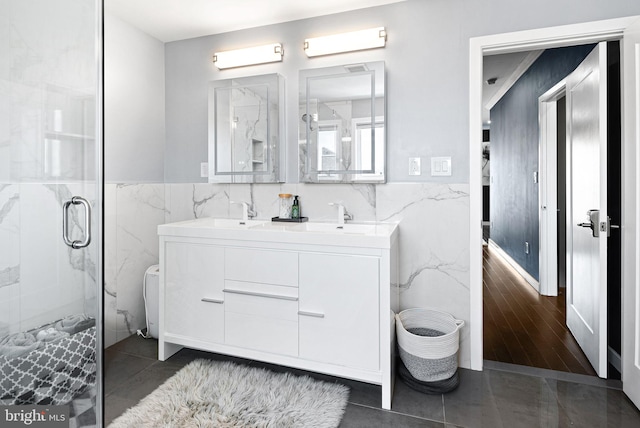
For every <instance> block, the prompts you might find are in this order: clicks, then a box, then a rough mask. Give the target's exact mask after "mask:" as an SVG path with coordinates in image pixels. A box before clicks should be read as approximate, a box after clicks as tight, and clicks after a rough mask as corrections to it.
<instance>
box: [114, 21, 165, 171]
mask: <svg viewBox="0 0 640 428" xmlns="http://www.w3.org/2000/svg"><path fill="white" fill-rule="evenodd" d="M104 27H105V37H104V45H105V53H104V55H105V62H104V104H105V105H104V115H105V121H104V127H105V131H104V134H105V137H104V138H105V179H106V181H107V182H112V183H113V182H117V183H162V182H164V126H165V122H164V85H165V81H164V43H162V42H160V41H159V40H157V39H155V38H153V37H151V36H149V35H148V34H145V33H143V32H142V31H140V30H138V29H137V28H134V27H132V26H131V25H129V24H128V23H126V22H124V21H122V20H120V19H119V18H117V17H115V16H113V15H110V14H105V25H104Z"/></svg>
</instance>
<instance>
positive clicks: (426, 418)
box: [104, 336, 640, 428]
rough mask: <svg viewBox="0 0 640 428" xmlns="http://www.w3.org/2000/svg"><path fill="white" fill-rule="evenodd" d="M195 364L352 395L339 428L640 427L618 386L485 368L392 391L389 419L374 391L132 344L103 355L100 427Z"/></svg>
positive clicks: (151, 343) (134, 339) (149, 343)
mask: <svg viewBox="0 0 640 428" xmlns="http://www.w3.org/2000/svg"><path fill="white" fill-rule="evenodd" d="M196 358H210V359H224V360H232V361H236V362H240V363H244V364H248V365H254V366H261V367H266V368H269V369H272V370H275V371H284V370H287V371H291V372H294V373H300V374H303V373H304V374H309V375H311V376H313V377H315V378H318V379H321V380H326V381H337V382H341V383H344V384H346V385H348V386H349V387H350V388H351V393H350V396H349V404H348V407H347V411H346V414H345V416H344V418H343V420H342V424H341V425H340V426H341V427H344V428H351V427H363V428H364V427H366V428H376V427H394V428H400V427H407V428H409V427H442V428H445V427H446V428H455V427H491V428H499V427H509V428H513V427H565V426H574V427H609V428H612V427H640V412H639V411H638V410H637V409H636V408H635V407H634V406H633V404H632V403H631V402H630V401H629V400H628V399H627V398H626V397H625V396H624V394H623V393H622V391H620V389H619V382H612V381H603V380H601V379H598V378H595V377H592V376H583V375H576V374H570V373H561V372H555V371H551V370H542V369H535V368H523V367H521V366H514V365H509V364H501V363H495V362H488V361H487V362H486V363H485V370H484V371H482V372H478V371H473V370H465V369H460V386H459V387H458V389H456V390H455V391H452V392H450V393H448V394H444V395H425V394H421V393H419V392H416V391H414V390H412V389H410V388H408V387H407V386H406V385H405V384H403V383H402V381H400V380H398V381H397V383H396V390H395V392H394V396H393V409H392V410H391V411H386V410H382V409H381V408H380V387H377V386H375V385H369V384H365V383H360V382H355V381H350V380H344V379H337V378H333V377H329V376H325V375H320V374H314V373H307V372H302V371H300V370H294V369H287V368H284V367H280V366H273V365H270V364H263V363H259V362H254V361H247V360H241V359H237V358H231V357H225V356H222V355H217V354H210V353H206V352H201V351H195V350H189V349H183V350H181V351H180V352H178V353H177V354H176V355H174V356H173V357H171V358H170V359H168V360H167V361H165V362H162V361H158V360H157V341H156V340H153V339H147V340H145V339H142V338H141V337H139V336H131V337H130V338H128V339H125V340H123V341H122V342H119V343H117V344H116V345H113V346H111V347H110V348H108V349H107V350H106V351H105V388H104V389H105V423H106V425H108V424H109V423H110V422H111V421H112V420H113V419H114V418H116V417H117V416H119V415H120V414H122V413H123V412H124V411H125V410H126V409H127V408H129V407H132V406H134V405H135V404H137V403H138V401H139V400H140V399H142V398H143V397H145V396H146V395H148V394H149V393H151V392H152V391H153V390H154V389H155V388H157V387H158V386H159V385H160V384H162V383H163V382H164V381H165V380H167V379H168V378H169V377H171V376H172V375H173V374H174V373H175V372H177V371H178V370H180V369H181V368H182V367H184V366H185V365H186V364H187V363H188V362H190V361H192V360H193V359H196Z"/></svg>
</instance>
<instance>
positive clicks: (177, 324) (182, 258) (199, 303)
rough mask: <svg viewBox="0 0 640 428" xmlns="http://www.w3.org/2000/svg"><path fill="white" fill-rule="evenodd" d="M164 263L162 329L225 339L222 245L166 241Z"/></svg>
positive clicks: (198, 336) (216, 340)
mask: <svg viewBox="0 0 640 428" xmlns="http://www.w3.org/2000/svg"><path fill="white" fill-rule="evenodd" d="M164 263H165V266H164V269H165V271H164V274H165V281H164V282H165V285H164V287H165V305H164V320H165V323H164V329H165V332H166V333H169V334H175V335H180V336H185V337H189V338H193V339H197V340H202V341H206V342H215V343H224V294H223V292H222V290H223V289H224V248H223V247H217V246H212V245H201V244H187V243H181V242H168V243H166V247H165V257H164Z"/></svg>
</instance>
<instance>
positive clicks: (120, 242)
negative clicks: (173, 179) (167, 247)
mask: <svg viewBox="0 0 640 428" xmlns="http://www.w3.org/2000/svg"><path fill="white" fill-rule="evenodd" d="M104 207H105V210H104V218H105V227H104V247H105V250H104V290H105V293H104V298H105V300H104V319H105V346H110V345H112V344H114V343H116V342H118V341H120V340H122V339H125V338H127V337H129V336H130V335H132V334H135V333H136V331H137V330H138V329H142V328H144V327H145V325H146V316H145V307H144V299H143V280H144V274H145V272H146V270H147V269H148V268H149V267H150V266H152V265H154V264H157V263H158V236H157V227H158V225H159V224H163V223H165V201H164V184H106V185H105V203H104Z"/></svg>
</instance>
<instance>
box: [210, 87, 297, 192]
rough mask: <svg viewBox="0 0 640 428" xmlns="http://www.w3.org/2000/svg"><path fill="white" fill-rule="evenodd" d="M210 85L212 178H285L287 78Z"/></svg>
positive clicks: (256, 180) (243, 180)
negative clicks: (285, 101) (284, 96)
mask: <svg viewBox="0 0 640 428" xmlns="http://www.w3.org/2000/svg"><path fill="white" fill-rule="evenodd" d="M210 86H211V87H210V92H209V108H210V110H209V111H210V114H209V164H210V174H209V181H210V182H233V183H273V182H283V181H284V168H283V166H284V151H285V149H284V143H283V141H281V135H282V138H284V135H285V130H284V127H283V123H282V121H283V120H284V114H283V111H282V110H283V109H284V99H283V91H284V85H283V82H282V77H281V76H279V75H277V74H270V75H263V76H251V77H242V78H236V79H227V80H218V81H214V82H211V85H210Z"/></svg>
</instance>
